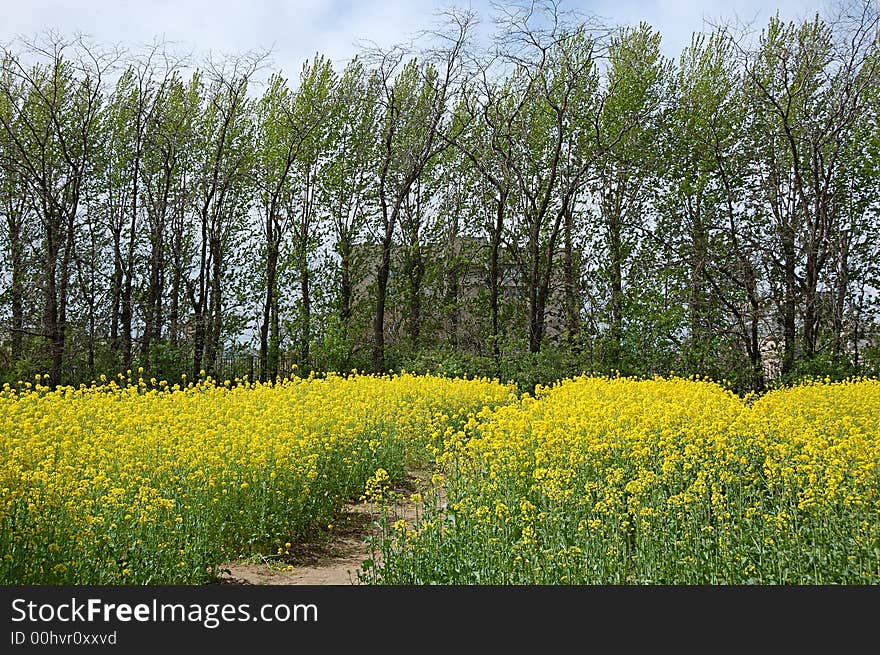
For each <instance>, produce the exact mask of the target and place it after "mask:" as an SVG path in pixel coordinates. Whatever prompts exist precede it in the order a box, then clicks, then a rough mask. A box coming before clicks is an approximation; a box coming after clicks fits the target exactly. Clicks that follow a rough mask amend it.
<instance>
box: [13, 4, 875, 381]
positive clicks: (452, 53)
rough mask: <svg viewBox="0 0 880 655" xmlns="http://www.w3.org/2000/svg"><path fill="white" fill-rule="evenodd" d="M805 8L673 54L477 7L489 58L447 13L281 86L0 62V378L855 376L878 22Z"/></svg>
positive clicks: (120, 58)
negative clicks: (532, 366) (453, 370)
mask: <svg viewBox="0 0 880 655" xmlns="http://www.w3.org/2000/svg"><path fill="white" fill-rule="evenodd" d="M826 13H827V15H826V16H824V17H819V16H816V17H814V18H810V19H806V20H799V21H795V22H786V21H783V20H781V19H779V18H772V19H771V20H770V21H769V23H768V24H766V25H764V26H763V28H762V29H761V30H760V31H757V32H755V33H751V34H750V33H748V32H747V31H746V30H743V29H735V27H734V26H731V25H719V26H717V27H716V28H714V29H713V30H711V31H707V32H706V33H699V34H695V35H694V37H693V40H692V44H691V45H690V46H689V47H687V48H685V49H684V51H683V52H682V53H681V55H680V56H679V57H678V58H676V59H670V58H668V57H666V56H664V54H663V50H662V48H661V35H660V34H659V33H657V32H656V31H655V30H653V29H652V28H651V27H650V26H649V25H647V24H641V25H638V26H635V27H633V26H630V27H623V28H620V27H607V26H603V25H601V24H600V23H598V22H597V21H595V20H591V19H586V18H584V17H579V16H575V15H572V14H569V13H566V12H565V11H563V8H562V7H561V6H560V5H559V4H556V3H544V4H541V3H532V4H530V5H528V6H525V7H508V8H507V9H505V10H501V11H500V12H499V13H498V14H497V15H495V16H494V17H493V18H494V25H495V26H496V29H495V33H494V34H493V35H492V37H491V38H490V39H488V40H487V39H486V38H485V37H484V38H483V40H482V41H480V40H478V39H477V38H476V34H477V30H476V26H477V25H478V21H477V16H476V15H475V14H473V13H471V12H469V11H458V10H455V11H451V12H449V13H447V14H446V15H445V17H444V21H443V23H442V25H441V26H440V27H438V29H436V30H435V31H433V32H430V33H427V32H426V33H424V34H422V35H420V38H419V39H418V41H417V43H418V44H421V45H417V46H410V47H403V46H394V47H391V48H387V49H382V48H374V49H365V50H364V51H363V52H362V53H361V54H360V55H358V56H357V57H355V58H353V59H352V60H350V61H349V62H348V63H347V65H344V66H339V65H337V66H334V65H333V63H332V62H331V61H330V60H329V59H327V58H325V57H323V56H321V55H316V56H315V57H314V58H313V59H311V60H309V61H307V62H305V64H304V65H303V67H302V70H301V71H300V74H299V77H298V78H297V79H294V80H292V81H291V80H290V79H288V78H287V77H286V76H285V75H284V74H283V73H275V74H272V75H271V76H269V77H268V79H265V77H264V75H263V74H264V73H265V72H267V69H268V61H269V60H268V59H267V54H266V53H243V54H238V55H235V56H230V57H225V58H222V59H218V58H208V59H207V60H204V61H202V62H201V63H200V64H199V65H197V66H195V65H193V63H192V62H191V61H190V60H189V59H187V58H183V57H177V56H176V55H175V54H174V53H172V52H171V50H170V48H168V47H167V46H166V45H165V44H162V43H155V44H154V45H153V46H151V47H149V48H146V49H140V50H137V51H134V52H119V51H117V50H111V49H107V48H102V47H100V46H97V45H95V44H94V43H91V42H88V41H87V40H85V39H82V38H66V37H62V36H60V35H57V34H42V35H40V36H38V37H36V38H34V39H33V40H30V41H28V40H18V41H16V42H15V43H13V44H10V45H8V46H6V47H5V48H3V50H2V62H0V66H2V68H0V218H2V228H0V247H2V269H0V282H2V284H0V294H2V295H0V321H2V322H0V374H2V377H3V379H4V380H10V381H12V380H15V379H18V378H20V377H21V376H23V375H31V374H33V373H34V372H35V371H36V372H40V371H42V372H45V373H47V374H48V376H49V382H50V383H51V384H61V383H76V382H88V381H89V380H91V379H93V378H95V377H97V376H98V375H99V374H101V373H109V374H113V373H114V372H117V371H120V370H122V371H124V370H126V369H131V368H135V367H138V366H140V367H143V368H144V369H145V371H146V372H147V374H151V373H153V372H156V373H160V374H163V375H166V376H168V375H173V374H179V373H180V372H184V371H186V372H190V371H191V372H192V373H194V374H196V373H197V372H199V371H201V370H202V369H204V370H206V371H209V372H212V371H218V369H219V368H220V362H221V361H222V359H223V357H224V356H228V354H229V353H234V352H236V348H238V349H239V351H240V350H241V349H242V348H244V347H246V348H247V349H248V350H247V352H250V353H252V354H251V357H252V358H253V359H254V360H255V362H256V367H255V368H256V375H260V376H262V377H264V378H273V377H274V376H275V375H276V374H277V373H278V372H279V365H280V363H281V362H284V361H291V360H292V361H295V362H296V363H298V364H299V366H300V368H301V369H304V370H309V369H312V368H335V369H348V368H350V367H351V366H358V367H360V368H367V369H370V370H376V371H381V370H386V369H387V368H388V367H389V366H390V365H392V364H396V365H398V366H399V365H400V362H401V361H404V360H401V359H400V357H401V355H400V353H408V356H409V357H411V358H417V357H419V356H422V355H423V354H424V353H430V352H439V351H443V352H445V353H447V356H448V357H451V358H453V359H454V358H455V357H460V358H466V357H468V356H472V357H474V358H475V359H474V360H473V361H476V358H483V359H484V360H485V361H489V362H495V363H498V362H501V361H510V359H509V358H511V357H523V358H526V359H528V358H529V357H533V358H534V357H535V356H536V354H537V353H542V352H543V353H546V352H556V353H563V354H564V359H565V361H567V362H569V363H571V362H574V364H573V366H575V367H580V368H583V369H588V370H589V369H594V370H611V369H616V370H622V371H624V372H628V373H653V372H665V371H668V370H669V369H675V370H676V371H679V372H686V373H701V374H707V375H714V376H722V375H724V376H728V377H730V376H738V378H739V379H740V380H741V382H742V384H743V385H744V386H746V387H751V388H761V387H762V386H763V385H764V383H765V380H764V379H763V373H764V371H765V369H766V364H767V362H766V361H762V357H765V358H766V357H767V351H766V349H763V348H762V345H763V341H764V339H765V337H767V336H768V335H769V336H773V337H774V338H775V340H776V342H777V343H778V345H779V352H778V359H779V364H780V365H781V372H782V374H783V375H792V374H794V373H796V372H798V371H806V370H824V369H827V368H829V367H832V368H833V367H837V368H838V369H839V368H840V367H843V368H844V369H846V370H853V371H855V370H864V367H866V366H867V367H870V366H871V365H872V361H873V360H872V359H871V358H872V356H873V357H874V358H875V359H876V341H874V340H873V339H874V338H875V336H876V328H877V316H878V302H877V294H876V289H877V288H878V287H880V280H878V278H880V267H878V260H880V223H878V214H877V202H876V201H877V197H878V196H877V193H878V183H880V170H878V164H880V124H878V117H880V94H878V91H880V83H878V82H880V67H878V65H880V50H878V45H880V43H878V14H877V13H876V8H875V6H874V3H872V2H864V3H856V4H837V5H833V6H830V7H829V8H828V11H827V12H826ZM392 353H393V357H392ZM505 358H508V359H507V360H505ZM461 361H464V359H461ZM816 362H819V363H820V364H816ZM874 365H876V361H874ZM810 367H812V368H810ZM817 367H818V368H817ZM823 367H824V369H823ZM860 367H861V368H860ZM221 373H222V371H221ZM502 374H503V371H502Z"/></svg>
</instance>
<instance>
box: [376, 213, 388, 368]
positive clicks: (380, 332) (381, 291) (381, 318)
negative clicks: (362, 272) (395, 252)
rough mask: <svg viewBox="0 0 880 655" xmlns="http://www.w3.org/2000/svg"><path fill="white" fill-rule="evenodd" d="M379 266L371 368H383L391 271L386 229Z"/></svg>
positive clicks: (377, 270) (381, 245)
mask: <svg viewBox="0 0 880 655" xmlns="http://www.w3.org/2000/svg"><path fill="white" fill-rule="evenodd" d="M380 247H381V249H382V250H381V253H380V259H379V266H378V267H377V269H376V312H375V314H374V315H373V370H374V372H376V373H380V372H382V371H383V370H384V369H385V302H386V300H387V295H388V275H389V273H390V272H391V231H390V230H388V229H386V231H385V235H384V236H383V238H382V242H381V244H380Z"/></svg>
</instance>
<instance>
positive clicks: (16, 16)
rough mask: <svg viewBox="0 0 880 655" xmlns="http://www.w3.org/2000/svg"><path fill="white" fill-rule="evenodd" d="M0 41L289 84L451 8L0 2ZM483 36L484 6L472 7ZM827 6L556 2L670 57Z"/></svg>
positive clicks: (132, 0)
mask: <svg viewBox="0 0 880 655" xmlns="http://www.w3.org/2000/svg"><path fill="white" fill-rule="evenodd" d="M0 4H2V8H0V16H2V17H0V43H8V42H9V41H10V40H12V39H13V38H15V36H16V35H19V34H22V35H25V36H34V35H36V34H38V33H39V32H41V31H44V30H46V29H48V28H51V29H54V30H56V31H57V32H59V33H61V34H65V35H70V34H73V33H75V32H81V33H84V34H87V35H89V36H90V37H92V39H93V40H94V41H95V42H97V43H99V44H101V45H110V44H119V45H121V46H123V47H125V48H133V47H136V46H137V45H138V44H143V43H149V42H152V41H153V40H154V39H156V38H164V39H165V40H168V41H173V42H176V43H177V44H178V48H179V49H180V50H181V51H186V52H193V53H194V54H196V55H203V54H205V53H207V52H208V51H212V52H215V53H220V52H224V53H235V52H241V51H246V50H252V49H260V48H272V49H273V56H272V65H271V67H270V68H271V69H272V70H278V69H281V70H283V71H284V72H285V73H286V74H287V75H288V76H290V77H293V76H295V75H296V74H297V73H298V71H299V70H300V68H301V66H302V64H303V62H304V61H305V60H306V59H308V58H310V57H312V56H313V55H314V54H315V53H316V52H320V53H321V54H324V55H326V56H328V57H330V58H331V59H333V60H334V61H338V62H340V63H344V62H345V61H347V60H348V59H350V58H351V57H352V56H353V55H354V54H356V53H357V51H358V42H359V41H367V40H368V41H373V42H376V43H377V44H379V45H381V46H389V45H392V44H394V43H396V42H400V41H405V40H407V39H408V37H411V36H412V35H414V34H415V33H416V32H417V31H418V30H420V29H425V28H428V27H430V26H431V24H432V22H433V21H435V20H436V14H437V12H438V11H440V10H442V9H443V8H444V7H448V6H450V4H453V5H454V4H457V5H459V6H462V5H463V4H467V3H466V2H465V3H461V2H458V3H456V2H450V1H449V0H442V1H441V0H409V1H405V2H388V1H383V0H361V1H358V0H331V1H324V2H320V1H317V0H250V1H248V0H241V1H238V2H232V1H230V0H213V1H211V0H0ZM470 5H471V6H472V7H473V8H474V9H475V10H476V11H477V12H478V14H479V15H480V16H481V17H482V19H483V22H484V28H485V29H489V22H490V21H489V19H490V15H491V8H490V5H489V1H488V0H471V2H470ZM827 6H829V5H828V3H827V2H824V1H823V2H820V1H817V0H800V1H798V0H776V1H775V2H774V1H773V0H765V1H761V0H702V1H692V2H686V1H683V0H653V1H634V0H616V1H615V0H600V1H594V2H590V1H586V0H580V1H578V0H563V7H564V8H568V9H573V10H576V11H578V12H581V13H585V14H594V15H597V16H600V17H602V18H604V19H606V20H607V21H608V22H609V23H611V24H632V23H638V22H639V21H641V20H645V21H647V22H649V23H650V24H651V25H653V26H654V27H655V28H656V29H658V30H659V31H660V33H661V34H662V35H663V39H664V49H665V52H666V54H667V55H668V56H670V57H677V56H678V54H679V53H680V52H681V49H682V48H683V47H684V46H686V45H687V44H688V43H689V42H690V39H691V34H692V32H694V31H701V30H704V29H706V22H705V21H707V20H708V21H719V20H724V19H727V20H735V19H739V20H741V21H744V22H752V21H754V23H755V25H756V26H757V27H758V28H759V29H760V27H762V26H763V25H765V24H766V22H767V20H768V18H769V17H770V15H772V14H773V13H775V12H776V11H777V10H778V11H779V13H780V15H781V16H782V17H783V18H787V19H791V18H797V17H803V16H805V15H808V14H810V15H811V14H814V13H815V12H816V11H822V10H823V8H824V7H827Z"/></svg>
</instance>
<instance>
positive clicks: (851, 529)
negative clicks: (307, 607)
mask: <svg viewBox="0 0 880 655" xmlns="http://www.w3.org/2000/svg"><path fill="white" fill-rule="evenodd" d="M438 461H439V463H440V465H441V466H442V468H443V470H444V472H445V488H444V492H445V495H446V501H445V504H441V503H440V502H438V500H437V498H432V496H431V492H430V491H427V492H425V493H423V494H422V496H423V499H421V502H420V506H419V508H420V518H419V521H418V522H417V525H415V526H408V525H401V524H400V523H399V522H398V523H397V524H395V525H388V526H386V528H385V531H384V534H383V536H382V538H381V539H380V540H379V542H378V543H377V544H376V545H375V547H376V548H377V549H381V551H382V555H383V561H384V566H383V568H382V569H381V570H376V571H373V572H372V573H371V576H370V581H372V582H376V583H391V584H425V583H444V584H533V583H540V584H643V583H663V584H744V583H758V584H789V583H796V584H825V583H853V584H876V583H880V495H878V491H880V382H878V381H868V380H861V381H849V382H843V383H838V384H827V383H826V384H823V383H810V384H805V385H802V386H798V387H795V388H789V389H780V390H776V391H772V392H770V393H768V394H766V395H764V396H763V397H761V398H759V399H757V400H755V399H753V398H747V399H741V398H739V397H737V396H735V395H734V394H732V393H730V392H729V391H726V390H725V389H723V388H722V387H721V386H719V385H717V384H714V383H711V382H707V381H700V380H683V379H651V380H632V379H623V378H592V377H581V378H577V379H574V380H566V381H564V382H562V383H560V384H558V385H555V386H554V387H553V388H549V389H539V390H538V391H537V392H536V397H528V396H527V397H524V398H523V400H522V401H521V402H520V403H517V404H511V405H506V406H502V407H498V408H496V409H489V408H487V409H485V410H483V411H482V412H481V413H480V414H479V415H478V416H477V417H474V418H472V419H470V420H469V421H468V423H467V424H466V425H465V426H464V428H463V429H462V430H459V431H456V430H454V429H447V430H446V432H445V439H444V448H443V452H442V453H441V454H440V455H439V458H438ZM438 477H439V476H438ZM437 493H439V492H438V490H435V495H436V494H437Z"/></svg>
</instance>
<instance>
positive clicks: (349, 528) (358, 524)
mask: <svg viewBox="0 0 880 655" xmlns="http://www.w3.org/2000/svg"><path fill="white" fill-rule="evenodd" d="M430 477H431V471H412V472H410V473H408V474H407V480H406V482H405V483H404V484H403V485H401V486H398V487H395V488H392V490H391V491H392V492H393V493H394V494H395V495H396V496H398V497H400V498H401V501H400V502H396V503H394V504H393V505H392V506H391V508H390V513H391V515H392V516H393V517H394V519H395V520H396V519H399V518H403V519H404V520H406V521H407V522H408V523H412V522H413V521H414V520H415V518H416V512H415V507H414V505H413V504H412V503H411V502H410V501H409V497H410V496H411V495H412V494H413V493H414V492H415V491H416V490H417V489H419V488H424V487H425V486H426V485H427V481H428V480H430ZM380 515H381V512H380V508H379V507H377V506H376V505H374V504H372V503H366V502H359V503H354V502H351V503H348V504H346V506H345V507H344V509H343V512H342V513H341V514H340V515H339V516H338V517H337V519H336V521H335V522H334V523H333V524H332V525H333V528H332V529H329V530H324V531H322V532H321V533H320V534H319V535H318V536H316V537H315V538H314V539H312V540H310V541H307V542H304V543H297V544H292V546H291V548H289V549H288V551H289V552H288V553H286V554H284V555H283V556H267V557H264V558H263V561H262V562H256V563H255V562H253V561H244V562H229V563H227V564H224V565H223V566H222V567H221V574H220V575H219V576H218V578H217V582H218V583H219V584H233V585H352V584H361V582H360V580H359V579H358V573H359V572H360V571H361V570H362V565H363V562H364V560H367V559H369V558H370V547H369V544H368V543H367V539H368V538H369V537H370V536H373V535H377V534H378V529H379V528H378V526H377V525H376V521H378V520H379V518H380Z"/></svg>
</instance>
